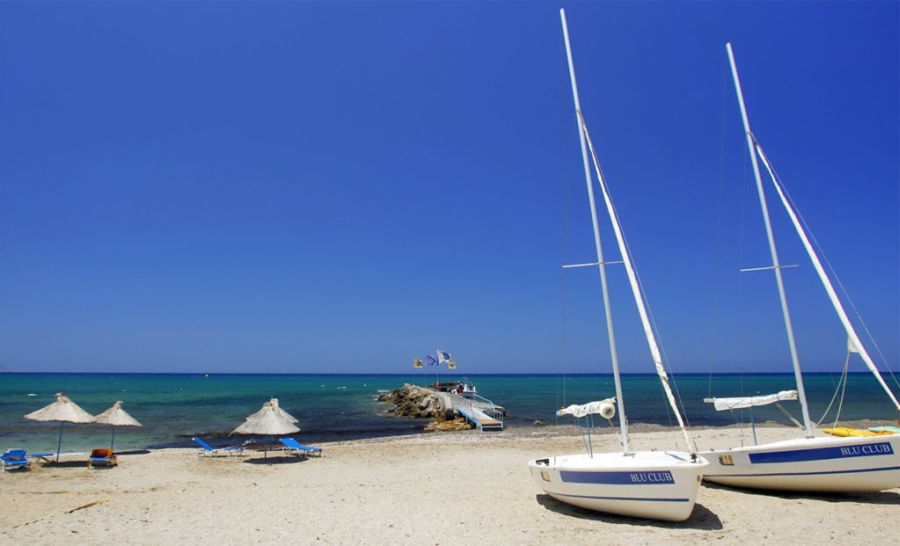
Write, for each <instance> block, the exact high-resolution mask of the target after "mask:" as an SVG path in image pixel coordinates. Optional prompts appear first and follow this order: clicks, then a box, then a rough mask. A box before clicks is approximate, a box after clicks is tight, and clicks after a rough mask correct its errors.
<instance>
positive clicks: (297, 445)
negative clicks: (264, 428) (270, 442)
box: [278, 438, 322, 455]
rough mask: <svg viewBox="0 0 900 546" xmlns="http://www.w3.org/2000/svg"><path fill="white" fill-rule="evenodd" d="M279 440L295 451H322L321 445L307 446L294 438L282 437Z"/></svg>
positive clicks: (319, 452) (318, 452)
mask: <svg viewBox="0 0 900 546" xmlns="http://www.w3.org/2000/svg"><path fill="white" fill-rule="evenodd" d="M278 441H279V442H281V443H282V444H283V445H284V446H285V447H287V448H289V449H293V450H295V451H302V452H304V453H317V454H320V455H321V453H322V448H321V447H312V446H305V445H303V444H301V443H300V442H298V441H297V440H295V439H293V438H280V439H279V440H278Z"/></svg>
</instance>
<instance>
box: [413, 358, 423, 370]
mask: <svg viewBox="0 0 900 546" xmlns="http://www.w3.org/2000/svg"><path fill="white" fill-rule="evenodd" d="M422 367H423V366H422V359H421V358H416V359H415V360H413V368H422Z"/></svg>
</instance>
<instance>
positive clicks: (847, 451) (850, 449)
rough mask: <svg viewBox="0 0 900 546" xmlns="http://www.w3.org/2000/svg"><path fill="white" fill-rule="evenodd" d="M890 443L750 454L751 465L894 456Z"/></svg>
mask: <svg viewBox="0 0 900 546" xmlns="http://www.w3.org/2000/svg"><path fill="white" fill-rule="evenodd" d="M893 454H894V449H893V448H892V447H891V444H890V442H878V443H868V444H856V445H849V446H842V447H820V448H815V449H795V450H793V451H769V452H765V453H750V463H751V464H769V463H794V462H798V461H822V460H826V459H844V458H849V457H873V456H877V455H893Z"/></svg>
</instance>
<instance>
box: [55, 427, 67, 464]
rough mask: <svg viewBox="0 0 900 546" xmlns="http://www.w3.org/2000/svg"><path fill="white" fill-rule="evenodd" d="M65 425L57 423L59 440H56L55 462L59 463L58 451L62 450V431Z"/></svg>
mask: <svg viewBox="0 0 900 546" xmlns="http://www.w3.org/2000/svg"><path fill="white" fill-rule="evenodd" d="M65 424H66V423H65V422H64V421H60V423H59V438H57V440H56V462H59V450H60V449H62V429H63V425H65Z"/></svg>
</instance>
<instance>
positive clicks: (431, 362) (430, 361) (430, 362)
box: [427, 355, 438, 366]
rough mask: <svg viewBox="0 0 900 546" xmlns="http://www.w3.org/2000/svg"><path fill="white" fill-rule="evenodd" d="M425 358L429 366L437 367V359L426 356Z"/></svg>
mask: <svg viewBox="0 0 900 546" xmlns="http://www.w3.org/2000/svg"><path fill="white" fill-rule="evenodd" d="M427 358H428V365H429V366H437V365H438V361H437V359H436V358H434V357H433V356H431V355H427Z"/></svg>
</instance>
